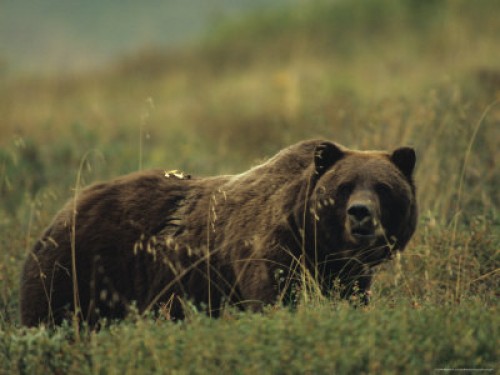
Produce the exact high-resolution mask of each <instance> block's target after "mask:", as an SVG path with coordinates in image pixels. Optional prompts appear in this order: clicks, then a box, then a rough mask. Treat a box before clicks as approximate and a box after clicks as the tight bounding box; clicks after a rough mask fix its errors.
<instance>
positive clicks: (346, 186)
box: [337, 183, 353, 196]
mask: <svg viewBox="0 0 500 375" xmlns="http://www.w3.org/2000/svg"><path fill="white" fill-rule="evenodd" d="M352 189H353V184H351V183H342V184H340V185H339V187H338V189H337V193H338V194H339V195H340V196H347V195H349V194H351V192H352Z"/></svg>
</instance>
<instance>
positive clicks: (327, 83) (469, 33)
mask: <svg viewBox="0 0 500 375" xmlns="http://www.w3.org/2000/svg"><path fill="white" fill-rule="evenodd" d="M498 14H500V3H498V2H496V1H490V0H478V1H474V2H470V1H467V0H455V1H437V0H436V1H433V0H428V1H419V0H330V1H329V0H279V1H273V2H269V1H264V0H259V1H235V0H210V1H202V0H190V1H177V0H169V1H155V0H146V1H142V2H136V1H130V0H126V1H114V0H113V1H106V2H102V1H94V0H92V1H90V0H89V1H62V0H47V1H35V0H24V1H10V0H7V1H3V2H2V4H1V5H0V192H1V194H2V196H1V200H0V212H3V217H4V220H7V219H5V218H9V220H12V219H13V218H16V220H21V221H22V222H25V221H26V217H27V215H28V213H27V210H28V211H29V210H31V208H30V207H33V205H39V204H40V205H41V204H49V207H56V206H57V205H59V204H60V203H61V202H62V201H64V200H65V199H67V197H68V196H69V195H70V194H71V189H72V188H73V187H74V185H75V181H76V177H77V176H80V177H81V183H83V184H86V183H89V182H91V181H94V180H97V179H102V178H110V177H113V176H117V175H119V174H123V173H128V172H131V171H134V170H137V169H142V168H150V167H160V168H165V169H182V170H185V171H187V172H189V173H191V174H195V175H210V174H216V173H237V172H240V171H242V170H245V169H247V168H249V167H250V166H252V165H254V164H256V163H258V162H260V161H262V160H264V159H265V158H267V157H269V156H271V155H272V154H274V153H275V152H277V151H278V150H279V149H280V148H282V147H284V146H286V145H289V144H291V143H293V142H296V141H299V140H301V139H305V138H312V137H324V138H329V139H332V140H335V141H337V142H340V143H343V144H345V145H346V146H348V147H352V148H363V149H366V148H368V149H376V148H383V149H391V148H395V147H398V146H400V145H402V144H408V145H412V146H414V147H416V149H417V151H418V154H419V155H418V158H419V166H418V170H417V181H419V194H420V198H421V202H422V207H423V211H424V212H432V213H433V215H436V217H439V218H442V219H443V220H450V219H451V218H453V217H454V215H456V214H457V212H458V211H457V210H460V209H461V206H460V207H458V206H457V199H458V201H459V202H460V203H459V205H462V203H463V204H464V205H465V206H466V207H468V209H470V210H472V211H473V212H478V213H482V214H483V213H485V212H486V211H488V212H489V210H491V209H492V207H493V208H494V207H498V202H499V198H498V189H497V187H498V186H499V184H500V181H499V177H498V173H497V167H498V165H497V163H498V160H499V159H500V158H499V151H498V145H499V128H500V127H499V126H498V125H499V118H500V114H499V108H498V106H497V105H496V104H495V100H498V98H499V88H500V48H498V46H499V45H500V22H499V21H498ZM488 106H490V107H488ZM47 196H50V197H53V198H50V199H49V198H47ZM49 211H50V214H52V213H53V209H49Z"/></svg>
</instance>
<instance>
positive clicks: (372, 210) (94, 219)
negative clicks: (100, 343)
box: [20, 140, 417, 326]
mask: <svg viewBox="0 0 500 375" xmlns="http://www.w3.org/2000/svg"><path fill="white" fill-rule="evenodd" d="M414 165H415V152H414V150H413V149H411V148H407V147H403V148H398V149H396V150H395V151H394V152H392V153H388V152H383V151H355V150H350V149H347V148H345V147H343V146H340V145H338V144H335V143H333V142H329V141H324V140H309V141H303V142H300V143H298V144H295V145H293V146H290V147H288V148H286V149H284V150H282V151H281V152H279V153H278V154H277V155H275V156H274V157H272V158H271V159H269V160H268V161H266V162H265V163H263V164H261V165H258V166H256V167H254V168H252V169H250V170H248V171H246V172H244V173H242V174H238V175H228V176H216V177H207V178H191V177H190V176H185V175H183V174H181V173H175V172H172V173H165V172H164V171H161V170H151V171H144V172H137V173H132V174H130V175H127V176H124V177H120V178H117V179H115V180H113V181H110V182H104V183H97V184H94V185H92V186H90V187H88V188H86V189H83V190H82V191H81V192H80V193H79V194H77V196H76V198H74V199H72V200H70V201H69V202H68V203H67V204H66V206H65V207H64V208H63V209H62V210H61V211H60V212H59V213H58V214H57V215H56V217H55V218H54V220H53V222H52V224H50V226H49V227H48V229H46V231H45V233H44V234H43V235H42V237H41V238H40V239H39V240H38V241H37V242H36V244H35V245H34V248H33V250H32V251H31V252H30V253H29V255H28V258H27V260H26V263H25V265H24V269H23V272H22V280H21V299H20V302H21V306H20V307H21V320H22V323H23V324H24V325H27V326H34V325H38V324H40V323H48V324H58V323H61V321H62V320H64V319H66V318H69V317H77V318H78V319H79V320H80V321H86V322H88V323H89V324H90V325H94V324H96V323H97V321H98V320H99V319H100V318H103V317H105V318H108V319H117V318H122V317H124V316H125V314H126V313H127V310H128V309H129V307H130V305H131V304H132V303H134V304H135V305H136V308H137V309H138V310H139V311H140V312H143V311H149V310H150V309H153V310H157V309H158V308H159V307H160V306H166V307H167V308H168V310H169V312H170V315H171V317H172V318H182V317H183V314H184V311H185V303H186V301H188V302H190V303H193V304H194V305H195V306H199V307H202V308H204V309H205V310H206V311H207V312H208V313H209V314H210V315H211V316H213V315H218V314H219V312H220V309H221V308H223V307H224V306H225V305H226V304H230V305H235V306H239V307H241V308H246V309H251V310H259V309H261V308H262V306H264V305H267V304H273V303H276V302H282V301H285V300H286V299H288V300H290V299H293V296H292V294H293V293H294V291H295V293H296V291H297V290H299V291H301V290H302V291H304V290H307V288H309V287H310V285H314V286H316V287H317V290H319V291H321V292H322V293H324V294H326V295H328V294H329V293H330V292H331V290H332V287H333V285H334V284H335V286H336V287H337V286H338V285H340V286H341V290H342V292H341V294H342V295H343V296H345V297H349V296H351V295H352V294H353V293H355V292H356V293H359V294H360V295H361V296H365V297H366V296H367V295H368V294H369V288H370V284H371V279H372V273H373V268H374V267H375V266H377V265H378V264H380V263H382V262H384V261H385V260H388V259H390V258H391V257H392V255H393V254H395V253H396V252H397V251H401V250H403V248H404V247H405V245H406V244H407V242H408V240H409V239H410V237H411V236H412V234H413V232H414V231H415V226H416V220H417V206H416V198H415V186H414V183H413V179H412V174H413V169H414ZM308 282H310V284H308V285H309V286H307V285H304V283H308Z"/></svg>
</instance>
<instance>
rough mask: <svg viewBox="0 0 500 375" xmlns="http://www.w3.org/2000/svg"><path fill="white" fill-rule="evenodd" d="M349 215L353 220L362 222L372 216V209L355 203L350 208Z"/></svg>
mask: <svg viewBox="0 0 500 375" xmlns="http://www.w3.org/2000/svg"><path fill="white" fill-rule="evenodd" d="M347 213H348V214H349V216H350V217H351V218H353V219H355V220H356V221H358V222H362V221H363V220H364V219H366V218H369V217H371V216H372V213H371V210H370V208H369V207H368V206H367V205H365V204H360V203H355V204H352V205H351V206H349V208H348V209H347Z"/></svg>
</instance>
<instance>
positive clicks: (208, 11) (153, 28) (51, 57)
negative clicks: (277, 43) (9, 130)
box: [0, 0, 297, 72]
mask: <svg viewBox="0 0 500 375" xmlns="http://www.w3.org/2000/svg"><path fill="white" fill-rule="evenodd" d="M294 2H297V1H294V0H273V1H268V0H251V1H250V0H164V1H159V0H141V1H137V0H135V1H133V0H79V1H76V0H1V1H0V62H2V63H3V64H7V66H8V68H9V70H11V71H12V70H13V71H31V72H58V71H71V70H75V69H77V70H78V69H88V68H93V67H96V66H99V65H102V64H103V63H106V62H109V61H110V60H112V59H113V58H115V57H116V56H119V55H123V54H126V53H131V52H133V51H135V50H138V49H141V48H147V47H152V46H172V45H175V44H180V43H188V42H190V41H193V40H196V39H199V38H200V37H202V36H203V33H204V32H205V31H206V30H208V28H209V27H210V26H211V25H214V24H215V23H216V22H217V21H218V20H220V19H222V18H224V17H226V18H228V17H237V16H239V15H241V14H242V13H244V12H246V11H251V10H256V9H260V8H262V7H270V6H279V5H283V4H286V3H294ZM271 4H272V5H271Z"/></svg>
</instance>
